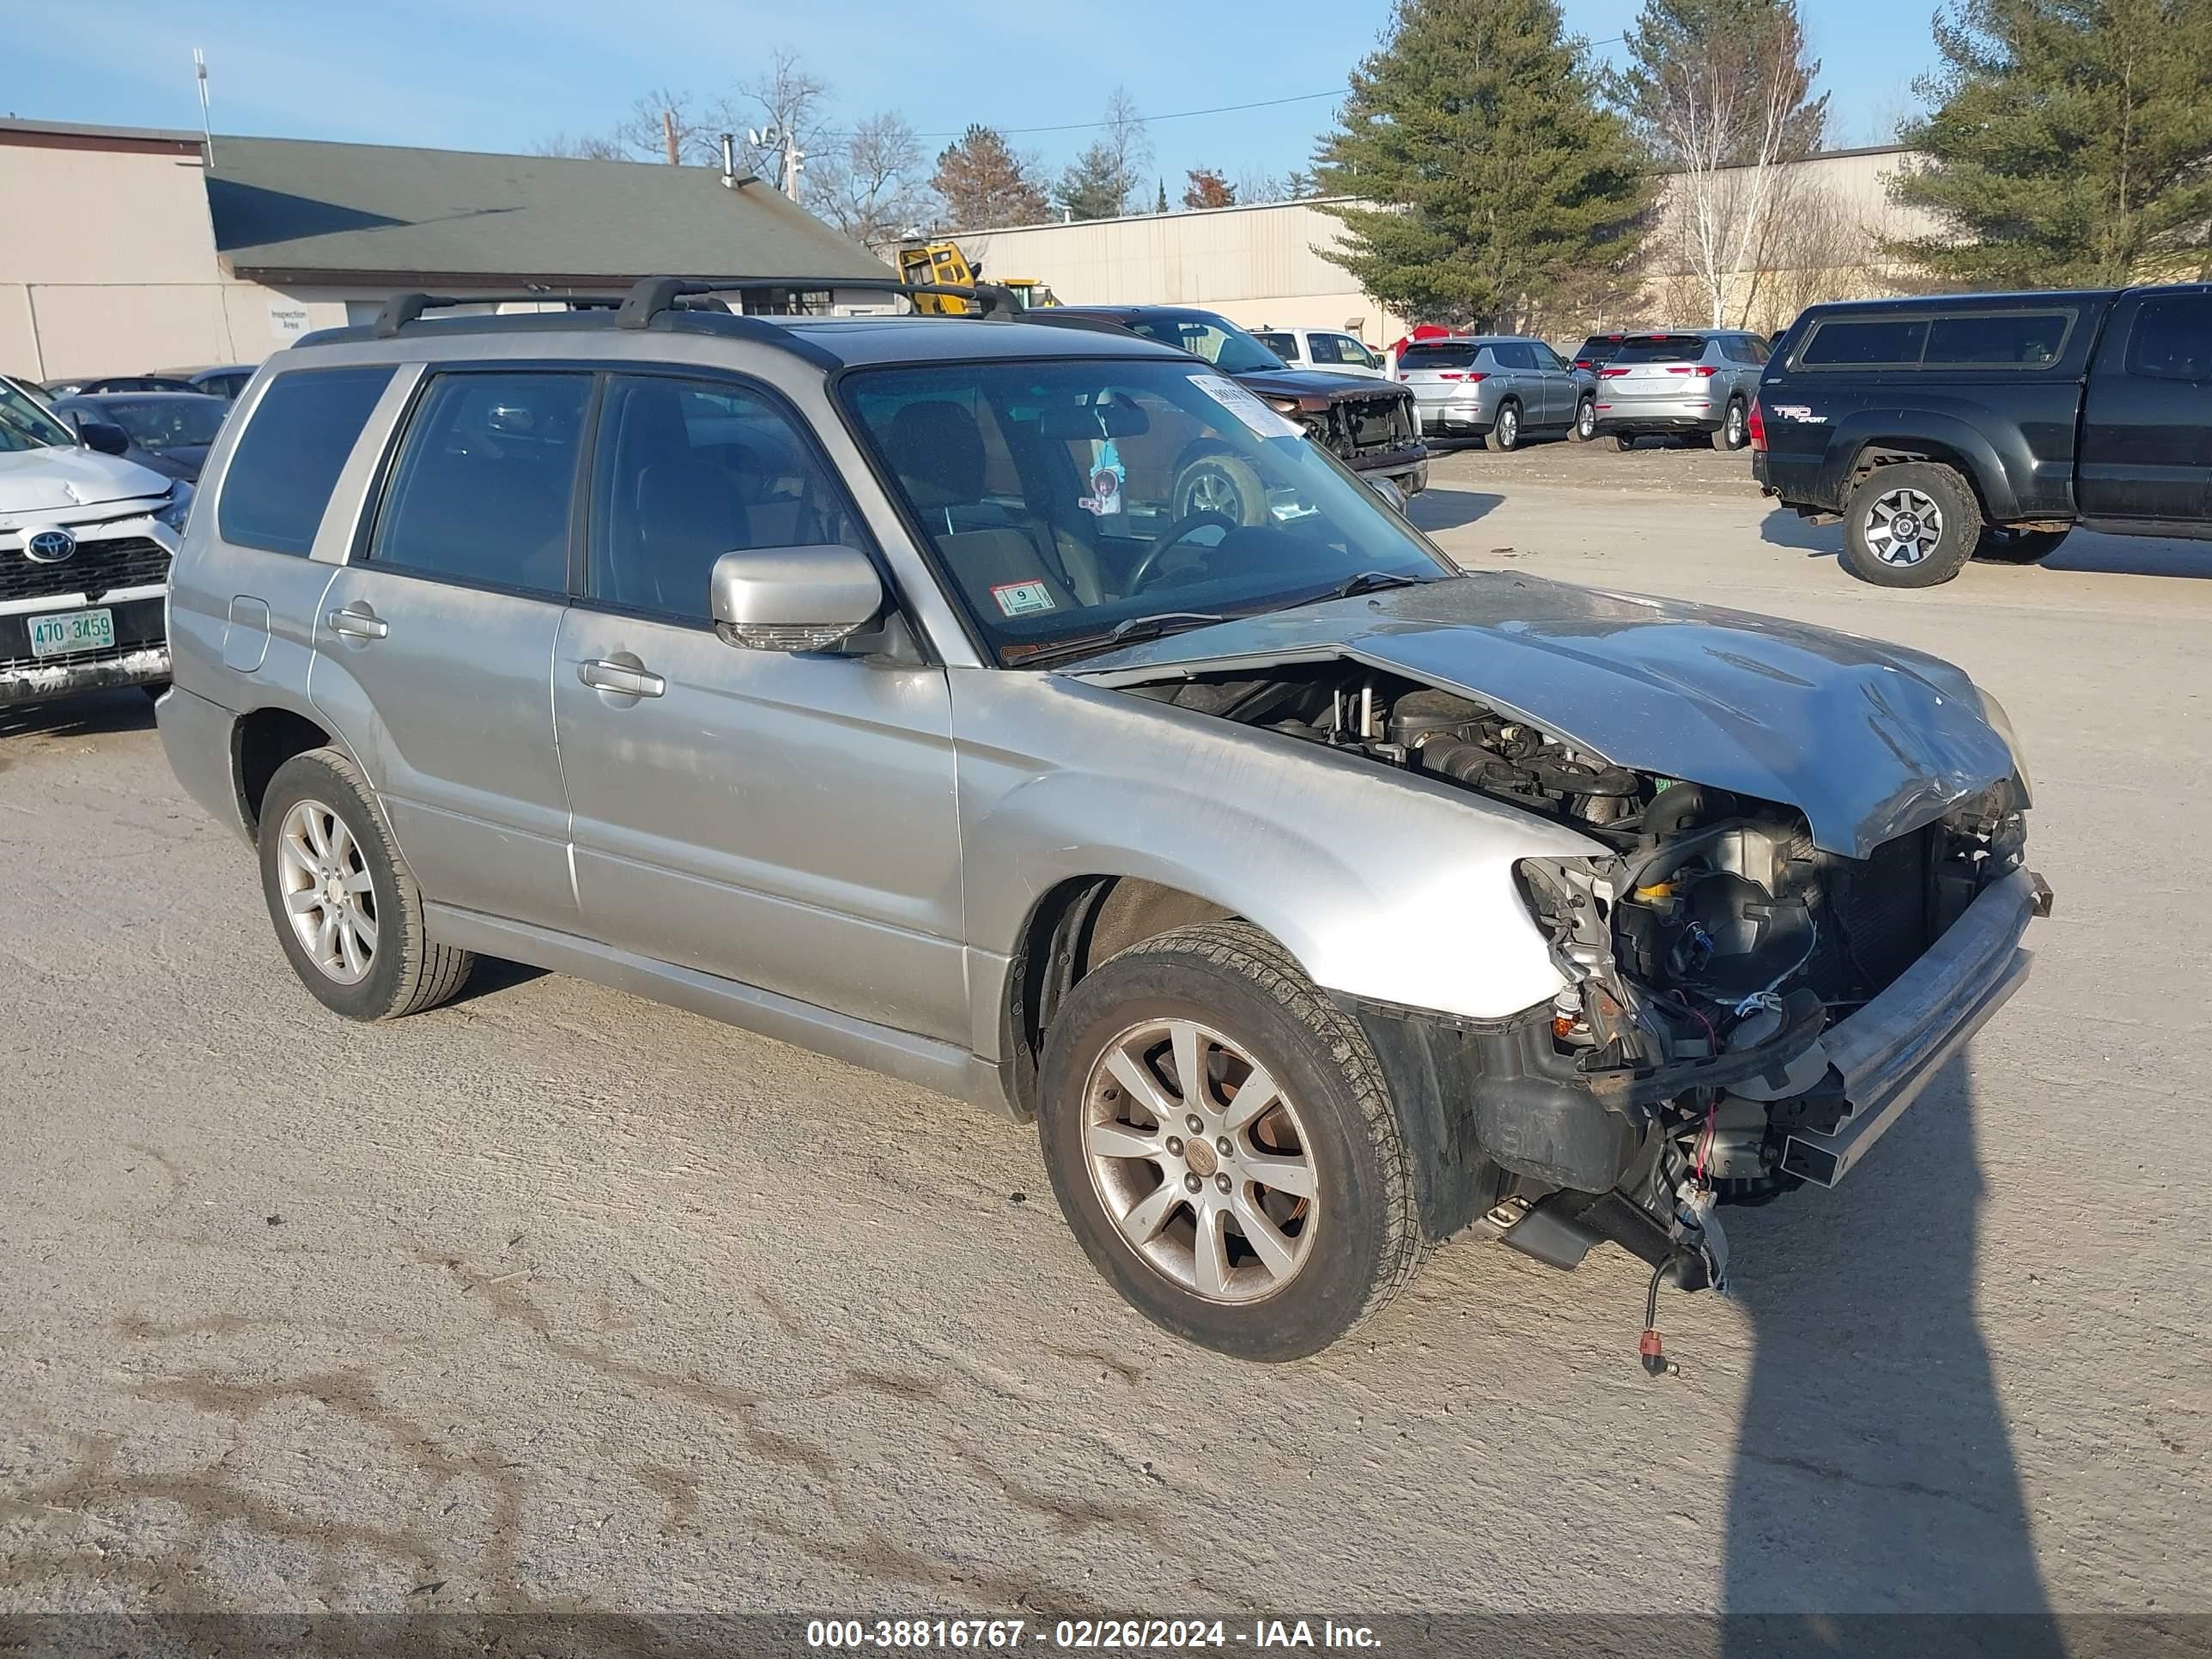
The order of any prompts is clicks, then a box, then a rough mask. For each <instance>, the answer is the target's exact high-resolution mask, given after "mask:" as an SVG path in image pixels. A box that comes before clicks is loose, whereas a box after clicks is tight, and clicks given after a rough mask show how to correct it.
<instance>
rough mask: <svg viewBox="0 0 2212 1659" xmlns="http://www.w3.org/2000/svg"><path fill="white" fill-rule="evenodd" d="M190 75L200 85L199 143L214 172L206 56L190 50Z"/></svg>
mask: <svg viewBox="0 0 2212 1659" xmlns="http://www.w3.org/2000/svg"><path fill="white" fill-rule="evenodd" d="M192 75H193V77H194V78H195V79H196V80H197V81H198V82H199V84H200V143H202V145H204V147H205V149H206V150H207V169H208V171H209V172H210V173H213V172H214V171H215V133H214V131H213V130H212V129H211V128H210V126H209V125H208V84H207V54H206V53H205V52H202V51H201V50H200V49H199V48H198V47H197V46H194V47H193V48H192Z"/></svg>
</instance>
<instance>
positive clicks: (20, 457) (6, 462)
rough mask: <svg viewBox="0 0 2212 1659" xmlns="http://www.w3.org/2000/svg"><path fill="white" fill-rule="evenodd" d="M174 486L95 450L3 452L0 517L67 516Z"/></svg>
mask: <svg viewBox="0 0 2212 1659" xmlns="http://www.w3.org/2000/svg"><path fill="white" fill-rule="evenodd" d="M168 489H169V480H168V479H167V478H165V477H161V474H159V473H157V472H154V471H149V469H147V468H145V467H143V466H141V465H138V464H137V462H136V461H126V460H125V459H123V458H122V457H121V456H119V455H103V454H101V453H100V452H99V451H98V450H95V449H75V448H70V449H64V448H62V447H58V446H56V447H50V448H46V449H9V450H0V514H9V513H37V512H42V511H46V510H49V509H52V510H58V511H63V512H67V511H70V510H71V509H73V508H76V507H94V506H97V505H98V504H99V503H100V502H102V501H137V500H140V499H142V498H143V497H145V496H149V495H167V493H168Z"/></svg>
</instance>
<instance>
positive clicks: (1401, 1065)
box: [1130, 659, 2050, 1358]
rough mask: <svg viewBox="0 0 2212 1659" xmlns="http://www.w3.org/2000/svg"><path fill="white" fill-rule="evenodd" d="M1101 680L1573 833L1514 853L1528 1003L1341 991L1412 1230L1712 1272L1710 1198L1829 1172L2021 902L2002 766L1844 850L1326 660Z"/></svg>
mask: <svg viewBox="0 0 2212 1659" xmlns="http://www.w3.org/2000/svg"><path fill="white" fill-rule="evenodd" d="M1130 689H1131V690H1135V691H1136V692H1137V693H1138V695H1140V696H1151V697H1155V698H1158V699H1160V700H1162V701H1168V702H1175V703H1176V704H1177V705H1179V706H1181V707H1183V708H1194V709H1200V710H1203V711H1204V712H1207V713H1211V714H1218V715H1221V716H1224V717H1225V718H1228V719H1231V720H1238V721H1240V722H1242V723H1246V724H1250V725H1254V726H1263V727H1265V728H1267V729H1270V730H1273V731H1275V732H1279V733H1283V734H1285V735H1288V736H1291V737H1295V738H1303V739H1305V740H1308V741H1311V742H1315V743H1317V744H1326V745H1328V747H1330V748H1331V749H1333V750H1337V751H1338V752H1340V753H1345V754H1352V755H1358V756H1359V757H1364V758H1365V759H1368V760H1370V761H1373V762H1376V763H1382V764H1384V765H1387V766H1390V767H1394V768H1401V769H1406V770H1408V771H1412V772H1415V773H1419V774H1422V775H1428V776H1431V777H1433V778H1436V779H1437V780H1439V781H1449V782H1451V783H1453V784H1455V785H1458V786H1461V787H1466V788H1468V789H1470V790H1472V791H1474V793H1477V794H1480V795H1481V796H1484V797H1486V798H1487V799H1489V800H1491V801H1492V802H1495V803H1498V804H1500V805H1507V806H1510V807H1512V808H1514V809H1516V810H1517V811H1523V812H1527V813H1529V814H1531V815H1534V816H1536V817H1543V818H1546V819H1548V820H1550V821H1552V822H1553V823H1559V824H1561V825H1564V826H1566V827H1569V828H1571V829H1574V830H1576V831H1577V832H1578V833H1579V834H1580V835H1581V836H1583V837H1585V838H1586V839H1587V841H1588V842H1590V843H1593V844H1594V850H1593V851H1592V852H1591V853H1590V854H1587V855H1584V856H1579V857H1544V858H1522V859H1520V860H1517V862H1516V864H1515V866H1514V879H1515V880H1516V884H1517V885H1518V889H1519V893H1520V897H1521V900H1522V903H1523V904H1524V905H1525V907H1526V908H1527V910H1528V915H1530V917H1531V918H1532V919H1533V921H1534V923H1535V924H1536V926H1537V927H1538V929H1539V930H1540V931H1541V933H1542V934H1543V935H1544V937H1545V938H1546V939H1547V940H1548V942H1549V948H1550V952H1551V956H1552V959H1553V963H1554V964H1555V966H1556V967H1557V969H1558V970H1559V975H1561V977H1562V979H1563V980H1564V981H1565V988H1564V989H1563V990H1562V991H1561V992H1560V993H1559V994H1558V995H1557V996H1556V997H1555V998H1553V1000H1549V1001H1547V1002H1546V1003H1543V1004H1541V1005H1539V1006H1534V1007H1531V1008H1528V1009H1526V1010H1524V1011H1523V1012H1521V1013H1520V1014H1517V1015H1515V1016H1513V1017H1511V1018H1506V1019H1502V1020H1476V1019H1469V1018H1459V1017H1456V1016H1451V1015H1446V1014H1440V1013H1438V1012H1435V1011H1434V1010H1425V1009H1416V1008H1404V1007H1396V1006H1389V1005H1384V1004H1381V1003H1377V1002H1375V1001H1372V1000H1366V999H1363V998H1358V997H1346V998H1345V999H1344V1000H1345V1001H1346V1003H1347V1005H1348V1006H1351V1007H1352V1010H1353V1012H1355V1013H1356V1014H1357V1015H1358V1018H1359V1019H1360V1021H1361V1023H1362V1025H1363V1027H1364V1030H1366V1032H1367V1034H1368V1036H1369V1038H1370V1042H1372V1044H1373V1046H1374V1047H1375V1048H1376V1054H1377V1057H1378V1058H1379V1059H1380V1060H1382V1062H1383V1067H1384V1070H1385V1073H1386V1074H1387V1075H1389V1078H1390V1079H1391V1081H1392V1085H1393V1092H1394V1095H1395V1098H1396V1101H1397V1104H1398V1107H1399V1110H1400V1111H1401V1115H1406V1116H1407V1118H1408V1119H1409V1120H1410V1121H1409V1122H1408V1125H1407V1127H1408V1131H1409V1133H1410V1134H1412V1135H1413V1137H1414V1138H1415V1139H1417V1140H1418V1141H1419V1143H1420V1144H1421V1145H1422V1146H1423V1148H1424V1152H1425V1157H1424V1158H1422V1159H1421V1160H1420V1161H1419V1167H1418V1168H1417V1170H1416V1174H1415V1179H1416V1182H1417V1186H1418V1188H1419V1194H1420V1197H1421V1200H1422V1205H1423V1210H1424V1215H1425V1220H1426V1222H1427V1224H1428V1225H1429V1229H1430V1231H1431V1234H1432V1235H1433V1236H1437V1237H1444V1236H1448V1235H1449V1234H1450V1233H1453V1232H1456V1231H1461V1230H1462V1229H1464V1228H1466V1227H1468V1226H1481V1227H1484V1228H1486V1229H1487V1230H1488V1231H1492V1232H1493V1233H1496V1234H1498V1235H1500V1236H1502V1237H1503V1238H1504V1241H1505V1242H1506V1243H1510V1244H1512V1245H1514V1246H1516V1248H1518V1249H1522V1250H1524V1251H1526V1252H1527V1253H1528V1254H1529V1255H1534V1256H1536V1257H1537V1258H1539V1259H1541V1260H1542V1261H1547V1262H1549V1263H1552V1264H1553V1265H1554V1266H1558V1267H1574V1266H1576V1265H1577V1264H1578V1263H1579V1262H1580V1261H1582V1259H1583V1256H1585V1255H1587V1254H1588V1253H1589V1249H1591V1248H1592V1247H1593V1246H1594V1245H1595V1244H1596V1243H1600V1242H1602V1241H1607V1240H1609V1241H1611V1242H1613V1243H1617V1244H1619V1245H1620V1246H1621V1247H1623V1248H1624V1249H1627V1250H1629V1251H1630V1252H1631V1253H1632V1254H1633V1255H1637V1256H1638V1257H1640V1258H1642V1259H1643V1260H1644V1261H1647V1262H1649V1263H1650V1264H1652V1266H1653V1267H1654V1268H1655V1283H1656V1279H1657V1277H1658V1276H1659V1275H1660V1274H1664V1275H1665V1276H1667V1277H1669V1278H1671V1279H1673V1281H1674V1283H1676V1284H1677V1285H1680V1286H1681V1287H1682V1288H1684V1289H1686V1290H1697V1289H1701V1288H1705V1287H1706V1286H1708V1285H1721V1284H1723V1282H1724V1279H1725V1277H1726V1273H1727V1265H1728V1261H1727V1248H1726V1244H1725V1241H1724V1239H1723V1233H1722V1229H1721V1227H1720V1225H1719V1223H1718V1221H1717V1218H1716V1215H1715V1211H1716V1209H1717V1206H1719V1205H1722V1204H1724V1203H1756V1202H1763V1201H1765V1200H1769V1199H1771V1198H1773V1197H1775V1196H1777V1195H1778V1194H1782V1193H1784V1192H1786V1191H1788V1190H1790V1189H1791V1188H1796V1187H1799V1186H1802V1185H1804V1184H1806V1183H1807V1182H1813V1183H1816V1184H1820V1185H1832V1184H1834V1182H1836V1181H1837V1180H1838V1179H1840V1178H1841V1177H1842V1176H1843V1175H1844V1173H1845V1172H1847V1171H1848V1170H1850V1167H1851V1166H1852V1164H1855V1163H1856V1162H1857V1159H1858V1158H1860V1157H1861V1156H1862V1155H1863V1153H1864V1152H1865V1151H1866V1150H1867V1148H1868V1147H1869V1146H1871V1145H1872V1144H1873V1143H1874V1141H1875V1139H1878V1138H1879V1137H1880V1136H1881V1133H1883V1132H1884V1131H1886V1130H1887V1128H1888V1127H1890V1125H1891V1124H1892V1123H1893V1122H1894V1121H1896V1120H1897V1118H1898V1116H1899V1114H1901V1113H1902V1112H1903V1111H1904V1109H1905V1108H1906V1107H1907V1106H1908V1105H1910V1104H1911V1101H1912V1100H1913V1099H1914V1098H1915V1097H1917V1095H1918V1094H1919V1093H1920V1091H1922V1090H1923V1088H1924V1087H1925V1086H1926V1085H1927V1084H1928V1083H1929V1081H1930V1080H1931V1079H1933V1077H1934V1076H1935V1074H1936V1072H1937V1071H1938V1070H1940V1068H1941V1066H1942V1064H1943V1063H1944V1062H1945V1061H1946V1060H1948V1059H1949V1058H1950V1057H1951V1056H1952V1055H1953V1054H1955V1053H1956V1052H1957V1051H1958V1050H1959V1049H1960V1048H1961V1047H1962V1046H1963V1045H1964V1044H1965V1042H1966V1040H1967V1038H1968V1037H1970V1036H1972V1034H1973V1032H1974V1031H1975V1030H1978V1029H1979V1027H1980V1026H1981V1024H1983V1023H1984V1021H1986V1020H1987V1018H1989V1017H1990V1014H1992V1013H1993V1012H1995V1011H1996V1008H1997V1007H1999V1006H2002V1003H2003V1002H2004V1000H2006V999H2007V998H2008V996H2009V995H2010V994H2011V993H2012V992H2013V991H2014V990H2015V989H2016V988H2017V987H2018V986H2019V984H2020V983H2021V981H2022V979H2024V977H2025V975H2026V971H2027V960H2028V959H2027V955H2026V953H2025V952H2023V951H2021V950H2020V949H2019V944H2020V939H2021V935H2022V933H2024V932H2025V930H2026V927H2027V923H2028V921H2029V919H2030V918H2031V917H2032V916H2033V915H2045V914H2047V913H2048V909H2049V900H2050V894H2049V890H2048V889H2046V888H2045V886H2044V885H2043V884H2042V883H2041V881H2040V880H2039V878H2036V877H2035V876H2033V874H2032V873H2031V872H2028V871H2027V869H2026V867H2025V866H2024V863H2023V860H2024V857H2025V853H2026V828H2025V818H2024V816H2023V814H2024V809H2025V807H2026V805H2027V802H2026V799H2025V791H2024V787H2023V786H2022V785H2021V782H2020V781H2019V779H2018V775H2017V774H2016V773H2014V774H2011V775H2005V776H2002V777H2001V778H1999V779H1998V780H1997V781H1984V783H1983V784H1982V785H1981V786H1980V787H1978V788H1977V789H1974V790H1972V791H1971V792H1968V793H1955V794H1954V795H1953V797H1952V798H1951V799H1949V800H1948V801H1945V800H1942V799H1930V800H1929V801H1928V802H1927V803H1926V805H1924V807H1923V809H1922V810H1921V811H1918V812H1917V813H1915V812H1907V813H1905V814H1903V815H1902V817H1904V819H1905V822H1904V823H1902V824H1899V823H1896V822H1895V821H1894V815H1893V821H1892V823H1891V826H1890V827H1891V829H1892V831H1893V832H1892V833H1889V834H1888V835H1887V838H1886V839H1881V840H1879V841H1876V842H1874V843H1873V844H1872V845H1871V846H1870V847H1869V848H1866V850H1865V852H1864V855H1863V856H1852V855H1851V854H1849V853H1844V852H1838V851H1835V850H1832V848H1830V847H1826V846H1823V845H1821V844H1820V842H1818V841H1816V839H1815V836H1814V829H1813V826H1812V823H1811V822H1810V821H1809V820H1808V815H1807V813H1806V811H1803V810H1802V809H1801V808H1799V807H1798V806H1796V805H1791V804H1789V803H1786V802H1782V801H1776V800H1770V799H1757V798H1753V797H1752V796H1750V795H1748V794H1745V793H1737V792H1731V791H1729V790H1724V789H1721V788H1717V787H1711V786H1710V785H1705V784H1701V783H1699V782H1696V781H1690V780H1687V779H1684V778H1680V777H1676V776H1671V775H1662V774H1659V773H1656V772H1653V771H1649V770H1644V769H1639V768H1638V767H1636V766H1634V765H1632V764H1622V763H1616V761H1615V760H1613V758H1609V757H1605V756H1601V755H1597V754H1594V753H1592V752H1590V751H1589V750H1588V749H1587V748H1578V747H1577V746H1575V745H1573V744H1570V743H1567V742H1565V741H1563V740H1561V739H1560V738H1557V737H1555V736H1553V735H1552V734H1551V733H1549V732H1547V731H1545V730H1544V729H1543V728H1541V726H1537V725H1536V724H1535V723H1534V721H1532V720H1529V719H1528V717H1527V716H1525V715H1523V714H1519V713H1517V712H1513V711H1510V710H1506V709H1504V708H1498V707H1496V706H1493V705H1492V704H1490V703H1487V702H1484V701H1482V700H1480V699H1479V698H1477V697H1474V696H1468V695H1463V694H1462V692H1461V691H1460V690H1443V689H1439V688H1437V687H1436V686H1434V685H1423V684H1418V683H1415V682H1412V681H1408V680H1407V679H1405V678H1401V677H1399V676H1396V675H1391V674H1386V673H1377V672H1374V671H1368V670H1365V669H1364V668H1363V667H1361V666H1360V665H1354V664H1351V663H1347V662H1345V661H1343V660H1341V659H1339V660H1337V661H1335V662H1333V663H1332V662H1324V663H1317V664H1316V663H1309V664H1304V665H1274V666H1273V667H1271V668H1270V669H1268V670H1267V671H1262V672H1259V673H1254V672H1252V671H1249V670H1246V671H1236V672H1227V673H1221V674H1218V675H1206V674H1200V675H1191V676H1188V678H1182V679H1181V680H1179V681H1178V682H1177V683H1176V684H1152V685H1148V686H1141V687H1139V686H1132V687H1131V688H1130ZM1885 810H1887V808H1885ZM1913 817H1918V818H1919V819H1920V821H1919V822H1917V823H1914V822H1911V819H1912V818H1913ZM1468 948H1470V949H1479V948H1480V945H1479V942H1476V941H1469V944H1468ZM1647 1358H1649V1356H1648V1355H1647Z"/></svg>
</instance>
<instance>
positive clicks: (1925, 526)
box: [1866, 489, 1943, 565]
mask: <svg viewBox="0 0 2212 1659" xmlns="http://www.w3.org/2000/svg"><path fill="white" fill-rule="evenodd" d="M1942 539H1943V509H1942V507H1938V506H1937V505H1936V501H1935V499H1934V497H1932V496H1930V495H1927V494H1925V493H1923V491H1921V490H1917V489H1893V490H1890V491H1888V492H1887V494H1885V495H1877V496H1876V497H1875V502H1874V505H1873V507H1870V508H1869V509H1868V511H1867V525H1866V542H1867V546H1868V547H1869V549H1871V550H1872V551H1873V553H1874V556H1875V557H1876V558H1877V559H1880V560H1881V562H1883V563H1884V564H1896V565H1914V564H1918V563H1919V562H1921V561H1922V560H1923V559H1924V558H1926V557H1927V556H1929V554H1931V553H1933V552H1934V551H1935V550H1936V544H1937V543H1938V542H1940V541H1942Z"/></svg>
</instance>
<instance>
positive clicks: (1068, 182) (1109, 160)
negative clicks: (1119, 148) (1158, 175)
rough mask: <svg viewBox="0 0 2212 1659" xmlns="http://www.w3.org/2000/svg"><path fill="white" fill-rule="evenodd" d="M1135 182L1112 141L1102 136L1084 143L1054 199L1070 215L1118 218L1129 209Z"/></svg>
mask: <svg viewBox="0 0 2212 1659" xmlns="http://www.w3.org/2000/svg"><path fill="white" fill-rule="evenodd" d="M1135 183H1136V181H1135V180H1134V179H1131V178H1130V177H1129V174H1128V173H1127V170H1126V169H1125V168H1124V167H1122V165H1121V158H1120V157H1119V156H1118V155H1115V152H1114V147H1113V145H1111V144H1110V143H1108V142H1107V141H1106V140H1105V139H1103V138H1101V139H1098V140H1097V141H1096V142H1095V143H1090V144H1086V145H1085V146H1084V149H1083V153H1082V154H1081V155H1078V156H1077V157H1076V158H1075V160H1074V161H1072V162H1070V163H1069V164H1068V167H1067V171H1066V172H1065V173H1061V174H1060V183H1059V185H1057V186H1056V187H1055V188H1054V191H1053V199H1054V201H1056V202H1058V203H1059V204H1060V207H1061V208H1062V209H1063V210H1065V211H1066V214H1067V216H1068V217H1069V218H1071V219H1118V218H1119V217H1121V215H1123V214H1125V213H1127V211H1128V210H1129V196H1130V191H1131V188H1132V186H1133V185H1134V184H1135ZM1142 199H1143V198H1142V197H1139V200H1142Z"/></svg>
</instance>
